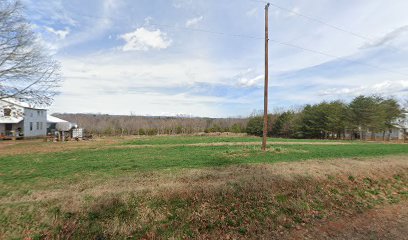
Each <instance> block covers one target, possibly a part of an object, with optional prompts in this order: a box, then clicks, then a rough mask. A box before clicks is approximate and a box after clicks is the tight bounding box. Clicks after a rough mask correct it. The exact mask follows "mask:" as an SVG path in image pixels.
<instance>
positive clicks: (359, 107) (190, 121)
mask: <svg viewBox="0 0 408 240" xmlns="http://www.w3.org/2000/svg"><path fill="white" fill-rule="evenodd" d="M407 109H408V108H405V109H404V108H403V107H402V106H400V105H399V104H398V102H397V101H396V100H395V99H392V98H382V97H378V96H368V97H367V96H359V97H356V98H354V99H353V100H352V101H351V102H350V103H348V104H347V103H344V102H342V101H332V102H321V103H318V104H314V105H311V104H309V105H306V106H304V107H302V108H298V109H296V110H286V111H281V112H277V113H273V114H269V121H268V125H269V126H268V135H269V136H270V137H281V138H308V139H313V138H315V139H367V138H372V137H373V136H372V135H373V134H374V133H383V136H382V138H383V139H387V138H389V137H390V133H389V132H390V129H392V128H393V126H394V125H395V124H396V121H397V120H398V119H399V118H402V117H404V113H405V112H406V110H407ZM55 116H56V117H59V118H62V119H65V120H67V121H70V122H74V123H77V124H78V125H79V126H80V127H81V128H84V129H85V130H86V131H87V132H89V133H90V134H94V135H111V136H115V135H177V134H196V133H203V132H204V133H223V132H232V133H247V134H249V135H255V136H262V130H263V116H261V115H257V114H253V115H252V116H250V117H248V118H225V119H223V118H218V119H215V118H198V117H146V116H115V115H102V114H55ZM368 133H370V134H371V135H369V134H368Z"/></svg>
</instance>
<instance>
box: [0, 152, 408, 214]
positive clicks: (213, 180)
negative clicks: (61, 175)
mask: <svg viewBox="0 0 408 240" xmlns="http://www.w3.org/2000/svg"><path fill="white" fill-rule="evenodd" d="M399 171H406V172H408V156H392V157H381V158H354V159H350V158H347V159H333V160H309V161H307V162H281V163H275V164H273V165H271V164H248V165H232V166H228V167H223V168H203V169H184V170H179V171H177V172H174V171H171V172H162V171H160V172H149V173H137V174H130V175H128V176H122V177H118V178H114V179H107V180H105V181H97V182H95V181H94V180H92V179H84V180H83V181H82V182H81V183H79V184H73V185H69V184H67V185H66V186H65V187H63V189H53V190H39V191H33V192H32V193H31V194H30V195H25V196H11V197H7V198H2V199H1V200H0V203H18V202H38V201H50V200H59V201H66V200H67V201H68V202H69V203H70V204H69V206H68V205H66V206H67V207H68V208H71V207H73V206H74V205H75V206H77V205H80V204H78V202H79V203H81V202H82V199H83V198H84V197H89V196H91V197H94V198H97V197H101V196H104V195H109V194H123V193H129V192H133V193H134V192H146V191H148V192H149V193H150V194H153V195H155V194H157V193H162V192H178V191H181V190H183V191H186V190H187V191H190V190H192V189H196V188H197V187H199V186H200V187H204V188H216V187H218V186H220V185H223V184H225V183H226V182H229V181H250V180H251V179H254V178H262V177H268V178H276V179H285V180H288V181H290V180H293V179H296V178H299V177H307V178H313V179H316V180H322V179H326V178H328V177H330V176H337V177H345V178H347V177H349V176H353V177H356V178H358V177H363V176H364V177H373V178H378V177H382V176H391V175H393V174H395V172H399ZM46 185H50V184H46Z"/></svg>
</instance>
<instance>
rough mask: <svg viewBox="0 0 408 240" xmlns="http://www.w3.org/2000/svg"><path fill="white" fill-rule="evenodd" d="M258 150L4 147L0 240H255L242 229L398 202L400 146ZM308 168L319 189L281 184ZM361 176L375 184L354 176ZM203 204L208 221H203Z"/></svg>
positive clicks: (206, 141)
mask: <svg viewBox="0 0 408 240" xmlns="http://www.w3.org/2000/svg"><path fill="white" fill-rule="evenodd" d="M260 140H261V139H260V138H255V137H231V136H226V137H221V136H220V137H204V136H194V137H187V136H181V137H142V138H132V139H129V138H124V139H114V140H112V139H105V140H98V141H92V142H82V143H81V142H79V143H77V142H70V143H44V142H19V143H17V144H14V145H10V146H7V148H4V147H3V149H0V227H2V228H3V229H6V230H7V231H6V232H5V233H4V234H5V235H4V236H2V232H1V231H0V238H23V237H35V238H38V239H41V238H47V237H48V238H67V237H68V238H74V239H80V238H81V237H83V236H84V235H83V234H87V235H85V236H87V238H94V239H96V238H101V239H103V238H118V239H124V238H131V239H134V238H145V239H149V238H171V237H174V238H189V237H193V236H199V235H198V234H199V233H200V232H206V233H208V234H210V235H208V236H213V237H214V236H217V235H218V234H226V233H228V234H232V236H236V238H240V237H242V238H246V237H254V238H258V237H261V236H263V235H257V234H255V235H251V234H252V232H254V231H255V230H253V231H252V230H250V229H251V228H257V227H259V226H263V228H262V229H257V230H256V231H255V232H254V233H256V232H258V233H262V234H264V233H265V232H267V230H268V229H269V230H268V231H272V230H273V231H275V230H276V229H278V225H279V224H281V225H283V226H287V228H288V229H290V228H291V227H292V226H295V225H296V224H300V223H302V221H303V220H302V219H303V218H304V219H309V218H311V219H314V217H313V216H314V214H315V212H316V211H317V212H319V211H321V215H319V217H322V216H326V215H330V214H335V213H336V214H342V213H341V211H340V210H339V209H343V210H342V211H349V210H350V209H352V211H362V210H364V209H367V208H370V207H372V206H375V205H378V204H383V203H385V202H390V203H394V202H399V201H405V199H406V196H407V176H406V175H405V174H404V172H405V170H404V167H406V159H408V158H407V156H408V145H406V144H405V145H404V144H383V143H363V142H350V141H322V140H284V139H269V145H268V149H267V151H266V152H262V151H260V144H259V142H260ZM0 144H3V143H0ZM4 144H6V143H4ZM7 144H10V143H7ZM64 144H65V145H64ZM4 146H5V145H4ZM4 149H12V151H13V154H10V153H8V152H7V151H5V150H4ZM384 157H385V158H384ZM377 158H378V159H380V160H375V159H377ZM382 158H384V160H381V159H382ZM387 158H390V159H393V158H394V160H393V161H394V162H393V163H392V164H388V163H387V161H386V159H387ZM331 159H336V160H335V161H336V162H335V163H331ZM364 159H367V160H364ZM371 159H373V160H371ZM306 160H310V161H309V162H305V161H306ZM316 160H319V162H316ZM371 161H372V163H373V164H371V163H370V162H371ZM282 163H288V164H293V165H290V166H292V167H288V168H287V167H285V165H281V164H282ZM298 163H307V165H299V164H298ZM309 163H310V164H309ZM326 163H327V164H326ZM332 164H334V165H332ZM349 164H353V166H357V167H355V168H356V169H351V168H350V169H349V170H350V171H351V172H353V171H355V173H353V175H351V174H350V175H345V176H342V177H335V176H336V171H337V170H336V169H338V168H340V169H347V167H348V166H349ZM371 165H373V166H372V167H371ZM333 166H336V167H334V168H333ZM339 166H340V167H339ZM401 166H403V168H401ZM307 167H309V168H310V169H312V172H313V173H315V172H316V171H317V170H316V169H322V170H320V171H321V172H322V174H323V176H324V175H325V174H327V176H328V177H329V178H323V180H322V178H321V177H320V178H318V179H314V178H311V177H310V176H306V177H305V176H304V175H299V176H298V177H295V180H287V179H286V180H282V179H281V178H282V177H283V176H286V175H287V174H284V172H285V171H288V169H299V170H298V171H299V172H302V171H303V169H304V168H307ZM265 169H266V170H265ZM268 169H269V170H268ZM333 169H334V170H333ZM367 169H371V170H370V171H372V172H375V173H376V174H375V175H369V177H368V175H367V176H365V175H361V176H360V177H359V176H358V175H359V172H365V171H366V170H367ZM333 171H334V172H333ZM280 172H282V175H280V174H281V173H280ZM377 173H378V174H377ZM364 174H365V173H364ZM292 175H293V174H292ZM296 176H297V175H296ZM367 179H368V180H367ZM349 182H352V184H351V185H349ZM290 189H292V190H290ZM305 191H306V192H305ZM247 192H251V194H249V195H248V194H246V193H247ZM289 193H296V194H295V195H291V194H289ZM396 193H397V195H396ZM287 194H289V195H287ZM299 194H300V195H299ZM373 196H374V197H373ZM242 201H243V202H245V204H246V205H245V206H244V205H242V206H241V205H240V204H241V202H242ZM209 203H211V204H210V206H212V207H211V211H210V210H208V211H205V212H202V211H204V210H203V208H206V207H205V206H208V205H206V204H209ZM238 206H241V207H238ZM335 209H337V210H335ZM254 211H255V212H254ZM265 211H266V212H265ZM336 211H337V212H336ZM339 211H340V212H339ZM350 211H351V210H350ZM201 214H203V216H206V217H205V219H201V218H200V216H201ZM219 214H226V215H225V216H226V218H225V217H224V216H222V215H219ZM214 216H217V217H215V218H214ZM185 219H192V221H193V222H194V224H190V223H188V222H186V221H184V220H185ZM242 219H244V221H242ZM282 219H286V220H282ZM287 219H289V220H287ZM257 221H260V222H262V224H261V223H258V224H255V223H256V222H257ZM288 221H289V222H288ZM305 221H306V220H305ZM308 221H309V220H308ZM79 223H81V224H79ZM265 224H266V225H265ZM268 224H269V225H268ZM275 224H278V225H275ZM285 228H286V227H285ZM132 229H133V230H132ZM172 229H173V230H172ZM176 229H178V230H176ZM219 231H221V232H219ZM149 234H150V235H149ZM151 234H153V235H151ZM70 236H73V237H70ZM132 236H133V237H132ZM223 236H226V235H223Z"/></svg>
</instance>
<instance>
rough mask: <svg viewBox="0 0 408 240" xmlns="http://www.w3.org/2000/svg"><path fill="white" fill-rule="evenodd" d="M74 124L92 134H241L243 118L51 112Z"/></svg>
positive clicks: (243, 126)
mask: <svg viewBox="0 0 408 240" xmlns="http://www.w3.org/2000/svg"><path fill="white" fill-rule="evenodd" d="M54 116H56V117H59V118H62V119H64V120H67V121H70V122H73V123H77V124H78V125H79V126H80V127H81V128H84V129H85V130H86V131H87V132H88V133H90V134H94V135H109V136H117V135H176V134H195V133H202V132H204V133H215V132H217V133H223V132H232V133H245V132H246V125H247V122H248V119H247V118H225V119H218V118H198V117H146V116H117V115H102V114H54Z"/></svg>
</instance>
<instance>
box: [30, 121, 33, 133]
mask: <svg viewBox="0 0 408 240" xmlns="http://www.w3.org/2000/svg"><path fill="white" fill-rule="evenodd" d="M30 131H33V123H32V122H30Z"/></svg>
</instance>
